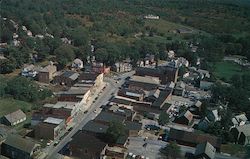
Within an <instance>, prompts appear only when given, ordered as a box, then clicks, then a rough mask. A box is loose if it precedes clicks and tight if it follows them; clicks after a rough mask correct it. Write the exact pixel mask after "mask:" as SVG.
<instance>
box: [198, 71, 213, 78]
mask: <svg viewBox="0 0 250 159" xmlns="http://www.w3.org/2000/svg"><path fill="white" fill-rule="evenodd" d="M197 72H198V73H199V74H200V76H201V79H203V78H210V73H209V71H207V70H202V69H198V70H197Z"/></svg>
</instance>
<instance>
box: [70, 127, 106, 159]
mask: <svg viewBox="0 0 250 159" xmlns="http://www.w3.org/2000/svg"><path fill="white" fill-rule="evenodd" d="M106 147H107V144H106V143H104V142H102V141H101V140H100V139H98V138H97V137H96V136H94V135H90V134H87V133H84V132H82V131H78V132H77V133H76V134H75V135H74V136H73V137H72V140H71V141H70V142H69V150H70V157H74V158H76V159H81V158H83V156H84V158H86V159H97V158H103V156H104V155H105V150H106Z"/></svg>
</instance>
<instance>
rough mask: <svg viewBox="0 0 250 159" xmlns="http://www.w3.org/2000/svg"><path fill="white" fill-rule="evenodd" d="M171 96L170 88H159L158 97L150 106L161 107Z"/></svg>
mask: <svg viewBox="0 0 250 159" xmlns="http://www.w3.org/2000/svg"><path fill="white" fill-rule="evenodd" d="M171 97H172V90H161V91H160V94H159V96H158V98H157V99H156V100H155V101H154V102H153V103H152V108H157V109H161V108H162V107H163V106H164V104H165V103H166V102H167V100H170V99H171Z"/></svg>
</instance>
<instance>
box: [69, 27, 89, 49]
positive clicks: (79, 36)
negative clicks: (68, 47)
mask: <svg viewBox="0 0 250 159" xmlns="http://www.w3.org/2000/svg"><path fill="white" fill-rule="evenodd" d="M71 38H72V40H73V42H74V45H75V46H81V45H87V44H88V34H87V30H86V29H85V28H83V27H78V28H76V29H74V30H73V31H72V33H71Z"/></svg>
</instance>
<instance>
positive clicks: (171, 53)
mask: <svg viewBox="0 0 250 159" xmlns="http://www.w3.org/2000/svg"><path fill="white" fill-rule="evenodd" d="M167 54H168V58H170V59H172V58H174V57H175V52H174V51H173V50H169V51H168V52H167Z"/></svg>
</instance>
